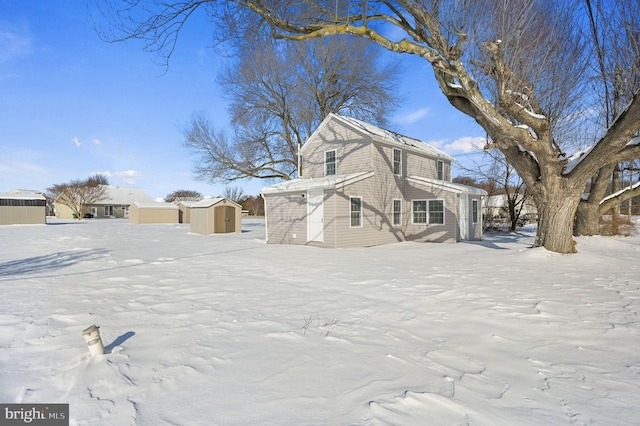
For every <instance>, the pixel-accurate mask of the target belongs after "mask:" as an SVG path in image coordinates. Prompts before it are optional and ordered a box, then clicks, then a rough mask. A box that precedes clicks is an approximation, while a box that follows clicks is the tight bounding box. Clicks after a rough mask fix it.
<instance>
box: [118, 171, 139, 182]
mask: <svg viewBox="0 0 640 426" xmlns="http://www.w3.org/2000/svg"><path fill="white" fill-rule="evenodd" d="M114 176H115V177H116V179H118V180H120V181H122V182H124V183H126V184H127V185H134V184H135V183H136V182H137V179H138V178H139V177H141V176H142V173H140V172H139V171H137V170H123V171H120V172H115V173H114Z"/></svg>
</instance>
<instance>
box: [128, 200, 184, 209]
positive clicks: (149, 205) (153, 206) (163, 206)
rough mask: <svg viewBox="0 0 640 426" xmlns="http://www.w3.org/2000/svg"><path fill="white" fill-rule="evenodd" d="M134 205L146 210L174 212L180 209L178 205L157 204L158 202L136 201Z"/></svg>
mask: <svg viewBox="0 0 640 426" xmlns="http://www.w3.org/2000/svg"><path fill="white" fill-rule="evenodd" d="M133 204H135V205H136V206H138V207H140V208H144V209H172V210H177V209H178V205H177V204H173V203H156V202H153V203H141V202H139V201H134V202H133ZM133 204H132V205H133Z"/></svg>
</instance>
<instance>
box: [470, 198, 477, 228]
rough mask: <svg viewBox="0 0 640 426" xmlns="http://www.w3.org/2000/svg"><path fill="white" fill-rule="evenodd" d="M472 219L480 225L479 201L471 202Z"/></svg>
mask: <svg viewBox="0 0 640 426" xmlns="http://www.w3.org/2000/svg"><path fill="white" fill-rule="evenodd" d="M471 218H472V221H473V223H478V200H471Z"/></svg>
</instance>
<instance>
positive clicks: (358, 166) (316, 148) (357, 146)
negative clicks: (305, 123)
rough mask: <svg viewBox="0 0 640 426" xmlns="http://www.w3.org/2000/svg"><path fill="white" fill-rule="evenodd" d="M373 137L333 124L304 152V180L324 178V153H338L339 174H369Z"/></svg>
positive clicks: (313, 140)
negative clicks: (333, 150)
mask: <svg viewBox="0 0 640 426" xmlns="http://www.w3.org/2000/svg"><path fill="white" fill-rule="evenodd" d="M370 144H371V138H370V137H368V136H364V135H362V134H360V133H357V132H354V131H352V130H350V129H348V128H346V127H343V126H337V125H336V124H335V123H333V122H330V123H328V125H327V126H325V127H324V128H323V129H322V131H321V132H319V133H318V134H316V137H315V138H313V139H310V140H309V141H308V142H307V143H305V145H304V147H303V150H302V177H303V178H305V179H308V178H319V177H324V175H325V170H324V158H325V157H324V153H325V152H326V151H330V150H332V149H335V150H336V164H337V167H336V174H338V175H346V174H349V173H357V172H368V171H371V170H372V164H371V147H370Z"/></svg>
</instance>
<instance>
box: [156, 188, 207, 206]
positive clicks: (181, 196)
mask: <svg viewBox="0 0 640 426" xmlns="http://www.w3.org/2000/svg"><path fill="white" fill-rule="evenodd" d="M203 198H204V197H203V196H202V194H201V193H199V192H198V191H192V190H189V189H179V190H177V191H173V192H172V193H170V194H167V196H166V197H164V201H165V202H167V203H179V202H180V201H200V200H202V199H203Z"/></svg>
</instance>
